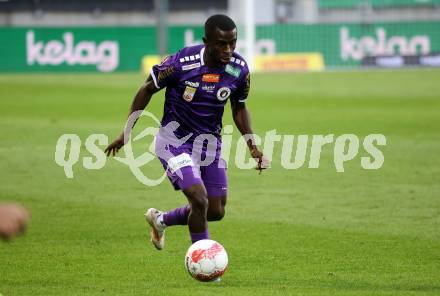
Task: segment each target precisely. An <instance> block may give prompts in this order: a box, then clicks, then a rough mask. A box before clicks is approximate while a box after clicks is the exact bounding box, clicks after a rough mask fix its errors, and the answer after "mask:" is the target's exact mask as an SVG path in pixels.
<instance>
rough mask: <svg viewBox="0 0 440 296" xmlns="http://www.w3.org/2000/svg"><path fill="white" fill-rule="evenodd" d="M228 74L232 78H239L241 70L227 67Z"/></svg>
mask: <svg viewBox="0 0 440 296" xmlns="http://www.w3.org/2000/svg"><path fill="white" fill-rule="evenodd" d="M225 71H226V73H228V74H231V75H232V76H235V77H238V76H240V72H241V70H240V69H238V68H235V67H232V66H231V65H229V64H228V65H226V68H225Z"/></svg>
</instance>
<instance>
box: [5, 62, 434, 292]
mask: <svg viewBox="0 0 440 296" xmlns="http://www.w3.org/2000/svg"><path fill="white" fill-rule="evenodd" d="M439 77H440V71H438V70H411V71H367V72H334V73H316V74H264V75H263V74H259V75H253V78H252V87H251V93H250V99H249V102H248V107H249V109H250V110H251V112H252V119H253V127H254V129H255V132H256V133H258V134H260V135H263V134H264V133H265V132H266V131H267V130H271V129H277V132H278V133H279V134H293V135H301V134H307V135H315V134H323V135H327V134H335V136H338V135H341V134H345V133H353V134H356V135H358V136H359V137H360V139H362V138H363V137H365V136H366V135H368V134H372V133H382V134H384V135H385V136H386V138H387V145H386V146H385V147H382V148H381V150H382V151H383V153H384V156H385V162H384V165H383V167H382V168H381V169H379V170H364V169H362V167H361V165H360V157H361V156H364V154H365V153H363V151H362V150H361V151H360V153H359V155H358V156H357V157H356V158H355V159H353V160H352V161H349V162H348V163H347V164H346V165H345V172H344V173H337V172H336V170H335V167H334V164H333V147H334V146H333V145H328V146H325V147H324V149H323V151H322V157H321V161H320V167H319V168H318V169H309V168H307V167H306V165H305V166H304V167H302V168H300V169H297V170H285V169H283V168H282V167H281V165H280V161H279V159H280V157H279V155H280V147H279V146H276V149H275V152H276V154H275V157H274V162H273V168H272V169H271V170H268V171H265V172H263V174H261V175H258V174H257V173H256V172H254V171H247V170H239V169H237V168H236V167H235V166H233V165H231V167H230V168H229V183H230V189H229V199H228V204H227V208H226V216H225V219H224V220H223V221H221V222H217V223H211V224H210V231H211V235H212V237H213V238H214V239H216V240H218V241H220V242H221V243H222V244H223V245H224V246H225V247H226V249H227V251H228V253H229V257H230V261H229V270H228V271H227V273H226V274H225V276H224V277H223V281H222V282H221V283H219V284H204V283H199V282H196V281H194V280H192V279H191V278H190V277H189V275H188V274H187V273H186V271H185V269H184V264H183V259H184V255H185V252H186V249H187V247H188V246H189V236H188V230H187V229H186V227H174V228H170V229H169V230H168V231H167V241H166V243H167V245H166V249H165V250H164V251H162V252H157V251H156V250H155V249H154V248H153V247H152V245H151V244H150V242H149V241H148V239H147V235H146V233H147V228H146V223H145V221H144V219H143V213H144V211H145V210H146V209H147V208H148V207H152V206H154V207H157V208H160V209H171V208H175V207H177V206H180V205H182V204H184V203H185V199H184V197H183V196H182V194H180V193H178V192H174V191H173V190H172V188H171V186H170V185H169V184H168V183H167V182H164V183H163V184H161V185H160V186H157V187H151V188H148V187H145V186H144V185H142V184H140V183H139V182H138V181H137V180H136V179H135V178H134V176H133V175H132V174H131V172H130V171H129V169H128V167H127V166H125V165H123V164H121V163H118V162H117V161H115V160H114V159H109V160H108V161H107V163H106V165H105V167H104V168H103V169H101V170H86V169H84V168H83V167H82V165H81V160H82V159H80V162H78V163H77V164H75V166H74V167H73V171H74V178H73V179H67V178H66V177H65V175H64V171H63V169H62V168H61V167H59V166H58V165H56V164H55V161H54V153H55V144H56V142H57V139H58V137H59V136H61V135H62V134H64V133H76V134H78V135H79V136H80V138H81V140H82V143H83V144H84V142H85V139H86V137H87V136H88V135H89V134H92V133H103V134H106V135H108V136H109V140H112V139H113V138H114V137H115V136H116V135H117V134H118V133H119V132H120V131H121V129H122V126H123V123H124V121H125V117H126V114H127V111H128V107H129V104H130V102H131V99H132V97H133V95H134V93H135V91H136V90H137V88H138V86H139V85H140V84H141V82H142V80H143V79H144V78H143V77H142V75H139V74H137V73H131V74H111V75H95V74H81V75H70V74H57V75H51V74H33V75H18V74H14V75H5V74H2V75H0V124H1V140H0V159H1V161H0V174H1V175H0V179H1V182H0V201H9V200H14V201H18V202H20V203H22V204H24V205H25V206H26V207H28V208H29V209H30V210H31V212H32V220H31V223H30V227H29V229H28V232H27V234H26V235H25V236H23V237H20V238H18V239H16V240H14V241H13V242H10V243H2V242H0V293H1V294H3V295H4V296H10V295H14V296H15V295H32V296H36V295H44V296H48V295H366V296H367V295H368V296H371V295H440V157H439V152H440V83H439ZM162 104H163V92H161V93H159V94H158V95H156V96H155V97H154V98H153V101H152V103H151V105H150V106H149V107H148V110H150V111H152V112H153V113H154V114H156V115H157V116H158V117H160V116H161V112H162ZM231 122H232V119H231V115H230V108H229V106H228V107H227V109H226V111H225V116H224V123H225V124H227V123H231ZM146 125H147V122H145V121H142V120H141V121H140V122H139V123H138V126H137V129H136V130H138V131H140V130H142V128H144V127H146ZM235 132H236V131H235ZM141 146H142V145H138V146H137V148H136V149H137V151H138V152H140V151H141ZM81 156H90V155H89V154H88V153H87V151H86V150H85V148H84V146H83V147H82V149H81ZM143 171H144V172H145V173H146V174H149V176H157V175H160V173H161V168H160V165H159V162H158V161H157V160H155V161H153V162H152V163H150V164H149V165H148V166H147V167H145V168H143Z"/></svg>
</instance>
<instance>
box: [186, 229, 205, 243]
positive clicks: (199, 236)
mask: <svg viewBox="0 0 440 296" xmlns="http://www.w3.org/2000/svg"><path fill="white" fill-rule="evenodd" d="M189 234H190V236H191V241H192V243H195V242H196V241H199V240H202V239H209V238H210V236H209V231H208V228H206V229H205V231H203V232H197V233H194V232H190V233H189Z"/></svg>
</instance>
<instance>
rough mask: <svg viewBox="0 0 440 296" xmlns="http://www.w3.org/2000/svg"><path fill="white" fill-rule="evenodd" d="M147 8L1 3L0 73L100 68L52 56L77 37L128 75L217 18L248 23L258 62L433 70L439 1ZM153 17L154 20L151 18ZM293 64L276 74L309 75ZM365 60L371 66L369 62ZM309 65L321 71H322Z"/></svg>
mask: <svg viewBox="0 0 440 296" xmlns="http://www.w3.org/2000/svg"><path fill="white" fill-rule="evenodd" d="M156 2H158V3H162V4H161V5H157V3H156V6H159V7H162V6H165V7H164V8H163V9H165V10H166V12H162V17H158V18H156V15H160V14H158V13H154V11H155V10H154V9H155V2H154V1H153V0H150V1H125V2H123V1H68V2H65V1H44V0H43V1H28V0H26V1H25V0H15V1H2V2H0V9H1V10H0V12H1V13H0V24H1V25H2V27H1V28H0V38H1V39H2V40H9V41H10V42H2V45H0V52H1V57H0V61H1V63H0V71H94V70H95V71H100V70H99V69H97V67H96V65H90V63H93V62H87V61H88V59H87V49H84V48H83V51H82V53H81V54H82V55H83V56H84V58H83V59H82V62H72V63H67V62H66V61H65V60H62V58H61V60H59V58H58V59H57V57H56V56H59V55H60V54H61V53H65V47H67V44H66V41H65V38H64V34H65V33H71V34H72V38H73V41H72V42H73V45H72V46H73V48H72V50H73V49H75V48H76V47H75V46H76V45H77V44H78V43H81V42H84V41H92V42H96V45H97V46H98V45H99V43H100V42H102V41H104V40H107V41H111V42H114V43H115V47H116V48H117V52H115V53H114V54H112V57H111V58H113V59H116V60H117V61H116V64H115V66H114V67H113V66H112V67H110V68H109V69H106V70H105V71H109V72H111V71H136V70H138V69H140V68H141V60H142V58H143V56H145V55H153V56H154V55H158V54H159V55H164V54H167V53H173V52H175V51H176V50H178V49H179V48H181V47H183V46H188V45H190V44H194V43H197V42H200V41H201V36H202V32H203V22H204V20H205V19H206V17H207V16H208V15H210V14H213V13H217V12H218V13H229V14H230V15H232V16H233V17H234V18H235V19H236V20H237V23H238V24H239V26H240V29H242V30H241V34H240V38H241V39H242V38H243V37H244V38H246V33H247V32H248V31H247V28H248V26H254V32H253V33H252V32H251V33H252V34H254V35H255V38H254V41H253V44H252V47H253V49H254V51H253V52H255V55H256V56H257V58H258V56H260V55H276V54H280V53H288V54H292V53H306V54H307V53H318V54H319V55H321V57H322V60H323V64H324V65H323V66H325V67H326V68H328V69H335V68H351V69H356V68H359V65H361V64H362V62H363V60H364V61H365V60H366V59H367V58H368V57H377V56H395V55H397V56H398V55H402V56H403V55H405V56H420V55H424V56H429V55H432V54H434V57H433V58H431V59H426V58H425V59H422V65H424V66H438V64H439V62H438V60H439V58H438V55H435V54H437V53H438V52H439V51H440V36H439V34H440V33H439V32H440V29H439V26H440V16H439V15H440V13H439V9H440V8H439V7H440V2H439V1H438V0H423V1H419V0H401V1H399V0H383V1H379V0H377V1H355V0H353V1H349V0H346V1H343V0H341V1H330V0H328V1H327V0H316V1H315V0H303V1H300V0H298V1H275V0H270V1H258V2H253V1H241V2H237V1H229V2H228V1H225V0H223V1H169V2H168V1H166V2H163V1H156ZM163 3H167V4H166V5H163ZM248 3H250V4H248ZM246 5H249V8H248V7H247V6H246ZM156 9H157V7H156ZM249 10H252V12H253V13H252V15H251V16H250V17H251V18H252V21H251V22H250V23H247V20H246V17H247V14H246V13H247V12H248V11H249ZM159 20H161V22H157V21H159ZM160 23H162V24H164V25H165V26H167V28H166V29H165V31H160V30H156V28H158V26H157V25H158V24H160ZM249 24H250V25H249ZM161 32H166V33H161ZM29 34H31V35H32V37H30V35H29ZM162 35H163V36H162ZM29 38H32V39H29ZM160 38H162V39H160ZM164 39H165V47H166V48H165V49H162V50H161V51H163V52H159V50H160V46H159V44H158V40H164ZM51 40H52V41H56V40H58V41H59V45H61V46H62V47H63V49H60V52H59V53H57V52H55V51H54V50H56V49H53V48H52V49H49V50H48V49H47V46H46V45H47V43H48V42H50V41H51ZM39 43H42V44H40V45H41V46H42V47H41V48H40V51H41V53H40V55H44V53H43V51H44V52H47V54H46V55H47V59H48V60H44V57H43V59H41V58H38V57H36V56H35V47H36V44H39ZM247 45H248V43H245V42H243V43H240V44H239V48H238V50H239V51H240V52H242V53H244V54H246V55H247V56H248V60H249V63H251V64H254V63H252V62H253V61H254V60H255V56H251V55H249V54H248V53H246V46H247ZM33 49H34V50H33ZM32 52H34V53H33V54H32ZM71 54H73V52H72V53H71ZM107 54H108V55H109V53H108V52H107ZM51 56H53V57H55V60H52V59H53V57H52V59H51V58H50V57H51ZM91 59H92V60H93V57H92V58H91ZM299 60H300V61H297V63H296V64H295V63H294V62H293V64H292V63H291V64H290V65H289V64H288V62H286V60H284V63H285V64H288V65H285V66H284V69H287V70H310V66H308V65H306V64H307V63H310V57H306V58H305V59H304V58H302V59H301V58H300V59H299ZM392 61H396V59H394V60H391V62H390V63H386V60H385V61H382V63H379V64H380V65H382V66H385V67H387V66H388V67H394V68H395V67H399V65H400V64H397V65H396V64H395V63H392ZM423 61H425V62H424V63H423ZM301 62H303V63H301ZM88 63H89V64H88ZM364 64H365V62H364ZM366 64H367V65H369V66H371V65H372V63H371V62H370V63H368V62H366ZM373 64H374V63H373ZM403 64H405V63H403ZM413 64H414V61H413ZM417 64H419V65H420V63H417ZM311 68H312V70H321V69H322V68H323V67H321V66H319V67H313V66H312V67H311ZM256 70H261V67H257V69H256ZM262 70H264V68H263V69H262ZM272 70H273V69H272ZM101 71H102V70H101Z"/></svg>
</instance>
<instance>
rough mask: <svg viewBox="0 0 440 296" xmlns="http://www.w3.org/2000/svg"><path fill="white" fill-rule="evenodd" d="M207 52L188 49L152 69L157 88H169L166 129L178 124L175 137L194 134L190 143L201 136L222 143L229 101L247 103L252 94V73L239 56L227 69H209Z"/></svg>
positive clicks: (164, 119) (234, 55)
mask: <svg viewBox="0 0 440 296" xmlns="http://www.w3.org/2000/svg"><path fill="white" fill-rule="evenodd" d="M204 50H205V47H204V45H196V46H190V47H185V48H183V49H182V50H180V51H178V52H177V53H176V54H174V55H171V56H168V57H167V58H165V59H164V60H163V61H162V62H161V63H160V64H159V65H155V66H154V67H153V68H152V69H151V76H152V78H153V80H154V84H155V85H156V87H157V88H164V87H166V92H165V104H164V114H163V118H162V126H165V125H167V124H168V123H169V122H171V121H176V122H178V123H179V124H180V126H179V128H178V129H177V130H176V131H175V135H176V136H177V137H179V138H181V137H184V136H187V135H188V134H190V133H192V134H193V136H192V137H191V138H190V141H191V140H194V138H195V137H197V136H198V135H200V134H212V135H214V136H215V137H216V138H217V139H220V133H221V129H222V117H223V111H224V107H225V104H226V102H227V100H228V98H229V99H230V100H234V101H238V102H244V101H245V100H246V98H247V95H248V92H249V84H250V80H249V69H248V67H247V64H246V62H245V61H244V59H243V58H242V57H241V56H240V55H239V54H237V53H234V54H233V56H232V58H231V61H230V62H229V64H227V65H223V66H220V67H218V68H209V67H207V66H206V65H205V64H204V61H203V53H204Z"/></svg>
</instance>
